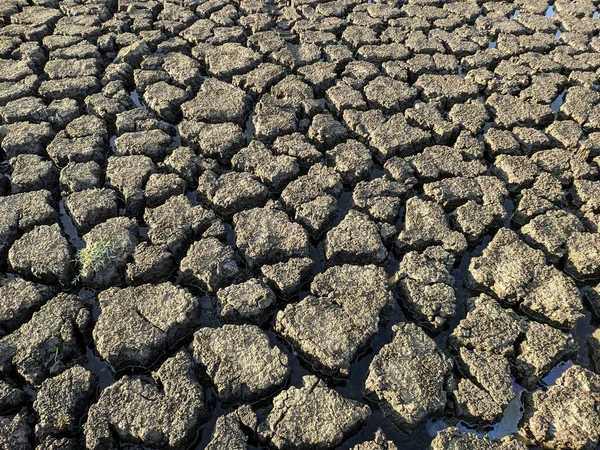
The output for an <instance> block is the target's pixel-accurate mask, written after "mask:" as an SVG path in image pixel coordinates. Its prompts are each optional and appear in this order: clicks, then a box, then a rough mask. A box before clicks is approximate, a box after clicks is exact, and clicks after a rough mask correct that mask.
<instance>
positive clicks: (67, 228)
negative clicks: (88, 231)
mask: <svg viewBox="0 0 600 450" xmlns="http://www.w3.org/2000/svg"><path fill="white" fill-rule="evenodd" d="M58 212H59V218H60V223H61V225H62V229H63V231H64V233H65V234H66V235H67V240H68V241H69V243H70V244H71V245H72V246H73V247H74V248H75V250H81V249H82V248H83V247H85V243H84V242H83V240H82V239H81V238H80V237H79V233H78V232H77V228H75V225H73V221H72V220H71V216H69V214H67V211H66V209H65V198H64V197H63V198H62V199H61V200H60V203H59V204H58Z"/></svg>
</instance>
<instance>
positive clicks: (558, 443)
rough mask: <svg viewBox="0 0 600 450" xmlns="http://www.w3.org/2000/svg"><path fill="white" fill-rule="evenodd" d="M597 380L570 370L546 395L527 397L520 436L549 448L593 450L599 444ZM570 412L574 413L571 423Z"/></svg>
mask: <svg viewBox="0 0 600 450" xmlns="http://www.w3.org/2000/svg"><path fill="white" fill-rule="evenodd" d="M599 390H600V376H599V375H597V374H594V373H593V372H590V371H589V370H587V369H584V368H583V367H580V366H577V365H575V366H573V367H570V368H569V369H567V370H566V372H565V373H563V374H562V376H561V377H560V378H559V379H558V380H557V381H556V384H555V385H554V386H550V387H549V388H548V389H547V390H546V391H542V390H538V391H535V392H533V393H532V394H526V399H525V413H524V414H523V419H522V422H521V428H520V429H519V434H521V436H522V437H523V438H525V439H526V440H527V441H528V442H532V443H533V444H534V445H535V444H541V443H543V444H544V445H545V446H548V447H549V448H573V449H593V448H594V447H595V446H596V445H598V442H599V441H600V431H598V430H600V416H599V414H598V391H599ZM570 411H577V418H578V420H577V421H576V423H572V420H571V419H572V417H573V416H572V414H571V413H570Z"/></svg>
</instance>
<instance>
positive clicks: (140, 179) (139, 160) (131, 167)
mask: <svg viewBox="0 0 600 450" xmlns="http://www.w3.org/2000/svg"><path fill="white" fill-rule="evenodd" d="M155 171H156V166H155V165H154V163H153V162H152V160H151V159H150V158H149V157H148V156H144V155H133V156H111V157H110V158H108V167H107V169H106V178H107V180H108V181H109V182H110V184H111V186H112V187H114V188H115V189H116V190H117V191H118V192H119V194H120V195H121V196H122V197H123V199H124V200H125V207H126V210H127V213H128V214H131V215H138V214H141V213H142V212H143V208H144V204H145V203H144V186H145V184H146V182H147V181H148V178H149V177H150V175H151V174H152V173H154V172H155Z"/></svg>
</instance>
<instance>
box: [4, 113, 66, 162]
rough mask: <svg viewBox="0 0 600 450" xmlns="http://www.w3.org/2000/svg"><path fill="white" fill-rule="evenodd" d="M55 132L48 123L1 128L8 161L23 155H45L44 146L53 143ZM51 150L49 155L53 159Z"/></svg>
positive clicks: (13, 124) (20, 124) (18, 124)
mask: <svg viewBox="0 0 600 450" xmlns="http://www.w3.org/2000/svg"><path fill="white" fill-rule="evenodd" d="M53 137H54V131H53V130H52V127H51V126H50V124H48V123H47V122H42V123H29V122H17V123H11V124H8V125H4V126H2V127H1V128H0V142H2V149H3V150H4V152H5V153H6V156H7V157H8V159H11V158H14V157H16V156H18V155H21V154H27V155H40V156H43V155H44V146H45V145H46V144H48V143H49V142H50V141H52V138H53ZM50 152H51V148H48V153H49V154H50V156H51V157H52V153H50Z"/></svg>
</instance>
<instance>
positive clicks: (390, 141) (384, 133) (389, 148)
mask: <svg viewBox="0 0 600 450" xmlns="http://www.w3.org/2000/svg"><path fill="white" fill-rule="evenodd" d="M367 125H369V126H373V131H369V132H368V134H370V144H371V146H372V147H374V148H375V150H376V151H375V155H374V156H375V158H376V159H378V160H379V161H381V162H382V161H386V160H387V159H389V158H391V157H393V156H396V155H397V156H407V155H411V154H414V153H416V152H417V151H419V150H422V149H423V148H425V147H426V146H427V144H429V142H430V139H431V134H430V133H429V132H427V131H423V130H422V129H420V128H417V127H413V126H411V125H409V124H408V122H407V121H406V119H405V118H404V116H403V115H402V114H395V115H393V116H392V117H390V119H389V120H387V121H386V122H381V123H379V124H372V125H370V124H360V125H359V126H367Z"/></svg>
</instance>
